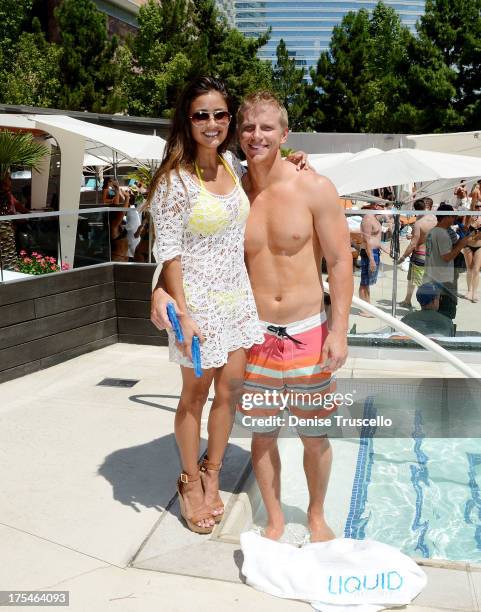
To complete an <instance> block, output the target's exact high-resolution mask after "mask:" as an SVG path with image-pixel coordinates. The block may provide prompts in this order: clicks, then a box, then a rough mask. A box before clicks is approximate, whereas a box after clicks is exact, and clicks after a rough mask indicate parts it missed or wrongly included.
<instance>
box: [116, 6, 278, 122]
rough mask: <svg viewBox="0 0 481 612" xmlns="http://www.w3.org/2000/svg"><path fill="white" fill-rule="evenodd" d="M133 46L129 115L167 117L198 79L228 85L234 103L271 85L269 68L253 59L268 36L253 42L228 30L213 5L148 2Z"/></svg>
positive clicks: (129, 87)
mask: <svg viewBox="0 0 481 612" xmlns="http://www.w3.org/2000/svg"><path fill="white" fill-rule="evenodd" d="M138 22H139V31H138V34H137V36H136V38H135V39H134V40H133V41H132V43H131V48H132V55H133V58H134V68H133V71H132V73H131V75H130V76H129V83H128V90H129V104H128V108H129V112H130V113H132V114H143V115H150V116H170V115H171V114H172V109H173V107H174V106H175V103H176V100H177V97H178V95H179V91H180V90H181V89H182V88H183V87H184V85H185V83H186V82H187V81H189V80H190V79H192V78H194V77H195V76H197V75H199V74H211V75H213V76H217V77H219V78H221V79H223V80H225V81H226V84H227V86H228V88H229V91H230V93H231V94H232V96H233V98H234V99H235V101H237V102H238V101H239V100H240V99H241V98H242V96H243V95H245V93H246V92H248V91H250V90H252V89H254V88H257V87H260V86H264V87H267V86H269V85H270V84H271V80H272V79H271V77H272V69H271V66H270V64H268V63H267V62H262V61H261V60H259V59H258V58H257V51H258V49H259V48H260V47H261V46H263V45H264V44H265V43H266V42H267V40H268V36H269V34H268V33H266V34H265V35H263V36H260V37H259V38H257V39H250V38H246V37H244V36H243V35H242V34H241V33H240V32H238V31H237V30H235V29H232V28H229V27H228V25H227V23H226V21H225V19H224V18H223V17H222V16H221V15H220V14H219V12H218V11H217V9H216V7H215V4H214V2H213V0H198V1H196V2H194V1H191V0H164V1H163V2H162V3H159V2H157V1H156V0H148V2H147V3H146V4H145V5H144V6H142V7H141V9H140V11H139V16H138Z"/></svg>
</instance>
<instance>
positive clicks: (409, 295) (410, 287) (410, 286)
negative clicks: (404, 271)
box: [399, 280, 414, 308]
mask: <svg viewBox="0 0 481 612" xmlns="http://www.w3.org/2000/svg"><path fill="white" fill-rule="evenodd" d="M413 293H414V283H413V281H411V280H408V286H407V291H406V297H405V298H404V300H403V301H402V302H399V306H404V307H406V308H411V306H412V299H413Z"/></svg>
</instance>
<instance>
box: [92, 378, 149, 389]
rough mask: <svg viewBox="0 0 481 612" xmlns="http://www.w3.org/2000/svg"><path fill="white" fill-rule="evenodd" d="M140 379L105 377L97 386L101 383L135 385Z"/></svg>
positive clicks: (104, 384) (104, 385)
mask: <svg viewBox="0 0 481 612" xmlns="http://www.w3.org/2000/svg"><path fill="white" fill-rule="evenodd" d="M138 382H139V381H138V380H133V379H132V378H104V379H103V380H101V381H100V382H99V383H97V386H99V385H101V386H102V387H133V386H134V385H136V384H137V383H138Z"/></svg>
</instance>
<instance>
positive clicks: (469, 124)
mask: <svg viewBox="0 0 481 612" xmlns="http://www.w3.org/2000/svg"><path fill="white" fill-rule="evenodd" d="M418 32H419V38H420V40H422V41H423V44H424V45H425V47H428V46H429V45H432V46H433V47H435V48H436V50H437V51H438V52H439V53H440V54H441V56H442V60H443V62H444V64H445V65H446V66H447V68H448V69H450V70H451V71H452V73H451V75H452V81H453V85H454V87H455V90H456V93H455V96H454V99H453V110H452V112H451V114H450V117H451V119H452V115H453V114H454V115H455V118H454V127H459V128H463V129H477V128H479V122H480V120H481V112H480V111H481V108H480V91H481V43H480V41H481V0H426V4H425V12H424V15H423V16H422V17H421V20H420V23H419V25H418ZM456 113H457V114H456ZM452 125H453V123H448V124H446V123H444V124H443V126H442V127H443V128H449V127H451V126H452Z"/></svg>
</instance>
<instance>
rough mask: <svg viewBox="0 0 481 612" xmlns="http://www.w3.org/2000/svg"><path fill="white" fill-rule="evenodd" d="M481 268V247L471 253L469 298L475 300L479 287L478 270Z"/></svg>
mask: <svg viewBox="0 0 481 612" xmlns="http://www.w3.org/2000/svg"><path fill="white" fill-rule="evenodd" d="M480 269H481V249H478V250H477V251H476V253H473V265H472V266H471V270H472V271H471V299H472V301H473V302H474V301H477V300H478V297H477V293H478V287H479V271H480Z"/></svg>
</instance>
